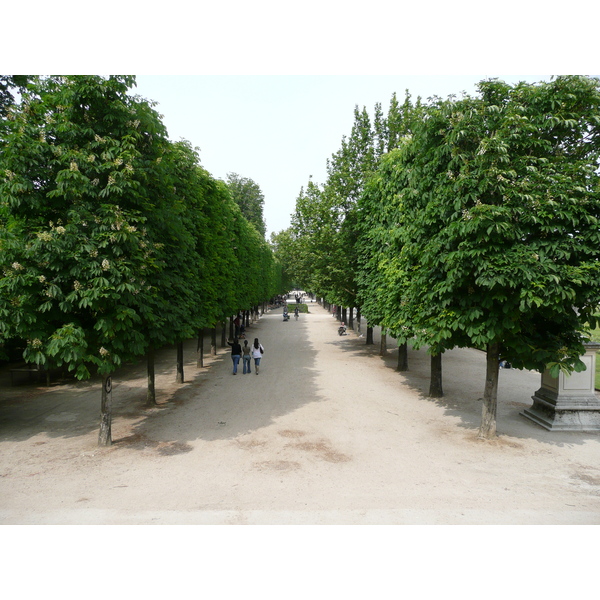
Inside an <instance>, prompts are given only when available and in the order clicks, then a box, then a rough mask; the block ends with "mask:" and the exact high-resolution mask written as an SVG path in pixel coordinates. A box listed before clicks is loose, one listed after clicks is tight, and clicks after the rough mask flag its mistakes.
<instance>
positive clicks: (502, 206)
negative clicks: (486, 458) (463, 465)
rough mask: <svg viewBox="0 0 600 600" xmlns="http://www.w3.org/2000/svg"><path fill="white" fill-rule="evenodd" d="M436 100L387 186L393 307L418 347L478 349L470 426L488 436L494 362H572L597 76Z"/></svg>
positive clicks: (584, 267)
mask: <svg viewBox="0 0 600 600" xmlns="http://www.w3.org/2000/svg"><path fill="white" fill-rule="evenodd" d="M479 91H480V97H478V98H464V99H462V100H460V101H458V102H451V101H438V102H436V103H434V104H433V105H432V106H431V107H430V109H429V110H428V118H427V119H425V120H424V121H423V122H422V125H421V126H420V127H419V128H417V130H416V132H415V136H414V137H413V140H412V142H411V144H413V152H412V156H411V160H410V162H409V163H407V164H404V165H402V168H407V169H408V171H409V174H408V184H407V185H406V186H405V187H404V188H403V189H402V190H399V193H400V196H401V198H402V202H403V210H404V211H406V212H407V213H408V214H410V215H411V218H410V220H406V221H405V222H406V227H405V228H404V236H405V239H404V240H403V249H402V254H401V260H402V269H403V270H404V271H405V272H409V273H410V279H409V280H408V287H407V297H408V299H409V301H408V303H407V305H406V311H407V314H408V315H410V318H411V320H412V322H413V327H414V331H415V333H416V336H417V340H418V342H419V343H426V344H429V345H433V346H435V347H437V348H438V349H440V350H443V349H449V348H452V347H454V346H470V347H476V348H481V349H485V350H486V352H487V372H486V385H485V392H484V402H483V412H482V424H481V427H480V432H479V435H480V437H483V438H488V437H492V436H494V435H495V431H496V393H497V386H498V362H499V359H500V358H508V359H509V360H510V361H511V363H512V364H513V365H514V366H516V367H517V368H529V369H537V370H539V371H543V370H544V369H545V368H546V367H547V366H550V367H551V370H552V371H553V372H557V371H558V370H559V369H561V368H562V369H564V370H566V371H569V370H571V369H575V370H579V369H581V368H582V367H583V363H582V362H581V361H580V359H579V356H580V355H581V354H583V351H584V348H583V341H584V340H585V335H586V327H587V324H588V323H591V324H592V326H593V325H594V324H595V323H596V318H595V317H594V315H593V312H594V309H595V307H597V305H598V301H599V299H600V289H599V285H600V283H599V282H600V278H599V275H600V261H599V258H600V228H599V226H598V225H599V223H600V221H599V219H600V198H599V184H598V173H597V165H598V159H599V156H600V155H599V152H600V135H599V134H600V128H599V125H600V121H599V117H598V114H599V108H600V90H599V85H598V80H593V79H588V78H584V77H559V78H557V79H556V80H555V81H553V82H550V83H543V84H538V85H531V84H525V83H521V84H519V85H517V86H515V87H514V88H511V87H510V86H508V85H507V84H504V83H503V82H499V81H495V80H491V81H487V82H482V83H481V84H480V86H479Z"/></svg>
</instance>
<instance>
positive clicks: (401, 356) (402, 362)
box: [396, 342, 408, 371]
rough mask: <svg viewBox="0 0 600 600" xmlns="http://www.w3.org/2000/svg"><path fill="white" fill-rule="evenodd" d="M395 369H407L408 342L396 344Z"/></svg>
mask: <svg viewBox="0 0 600 600" xmlns="http://www.w3.org/2000/svg"><path fill="white" fill-rule="evenodd" d="M396 371H408V342H404V344H400V345H399V346H398V366H397V367H396Z"/></svg>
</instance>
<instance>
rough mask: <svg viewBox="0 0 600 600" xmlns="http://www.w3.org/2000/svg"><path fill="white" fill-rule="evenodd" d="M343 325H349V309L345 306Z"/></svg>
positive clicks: (343, 309)
mask: <svg viewBox="0 0 600 600" xmlns="http://www.w3.org/2000/svg"><path fill="white" fill-rule="evenodd" d="M342 323H344V325H347V324H348V309H347V308H346V307H345V306H344V307H343V308H342Z"/></svg>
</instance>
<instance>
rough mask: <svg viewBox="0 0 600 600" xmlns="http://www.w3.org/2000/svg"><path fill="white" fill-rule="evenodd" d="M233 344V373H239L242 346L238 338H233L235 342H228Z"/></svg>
mask: <svg viewBox="0 0 600 600" xmlns="http://www.w3.org/2000/svg"><path fill="white" fill-rule="evenodd" d="M227 343H228V344H229V345H230V346H231V360H232V361H233V374H234V375H235V374H236V373H237V366H238V363H239V362H240V358H241V356H242V347H241V346H240V343H239V341H238V339H237V338H233V342H227Z"/></svg>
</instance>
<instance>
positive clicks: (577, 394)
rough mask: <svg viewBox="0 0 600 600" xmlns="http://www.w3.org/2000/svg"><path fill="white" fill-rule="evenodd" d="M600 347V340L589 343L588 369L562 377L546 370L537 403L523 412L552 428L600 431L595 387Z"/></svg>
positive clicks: (599, 402) (599, 406)
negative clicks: (597, 355) (597, 353)
mask: <svg viewBox="0 0 600 600" xmlns="http://www.w3.org/2000/svg"><path fill="white" fill-rule="evenodd" d="M599 349H600V344H597V343H590V344H586V353H585V354H584V355H583V356H582V357H581V360H582V361H583V362H584V363H585V366H586V370H585V371H581V372H580V373H572V374H571V375H569V376H565V375H564V374H563V373H559V375H558V377H552V376H551V375H550V373H549V372H548V371H545V372H544V373H543V374H542V387H541V388H540V389H539V390H538V391H537V392H536V393H535V394H534V395H533V396H532V399H533V405H532V406H531V408H528V409H526V410H524V411H523V412H522V413H521V415H523V416H524V417H527V418H528V419H531V420H532V421H533V422H535V423H537V424H538V425H541V426H542V427H544V428H545V429H548V430H551V431H600V395H599V394H598V393H597V392H596V391H595V389H594V380H595V373H596V352H597V351H598V350H599Z"/></svg>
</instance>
